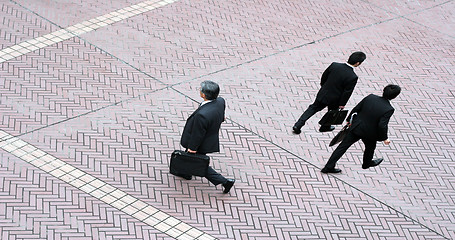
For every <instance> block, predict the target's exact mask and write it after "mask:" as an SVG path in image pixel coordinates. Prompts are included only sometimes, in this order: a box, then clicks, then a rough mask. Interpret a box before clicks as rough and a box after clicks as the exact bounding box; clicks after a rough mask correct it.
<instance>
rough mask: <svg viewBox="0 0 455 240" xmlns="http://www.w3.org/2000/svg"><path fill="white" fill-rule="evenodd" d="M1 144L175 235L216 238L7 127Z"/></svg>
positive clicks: (181, 238) (0, 134)
mask: <svg viewBox="0 0 455 240" xmlns="http://www.w3.org/2000/svg"><path fill="white" fill-rule="evenodd" d="M0 148H1V149H3V150H5V151H6V152H9V153H11V154H12V155H14V156H16V157H18V158H20V159H21V160H23V161H25V162H27V163H29V164H31V165H33V166H35V167H37V168H39V169H41V170H43V171H44V172H46V173H48V174H50V175H52V176H54V177H56V178H57V179H59V180H61V181H63V182H66V183H68V184H69V185H71V186H73V187H75V188H77V189H79V190H81V191H82V192H85V193H87V194H90V195H91V196H92V197H94V198H96V199H98V200H100V201H103V202H104V203H106V204H108V205H109V206H111V207H113V208H116V209H117V210H119V211H122V212H124V213H125V214H127V215H129V216H131V217H134V218H136V219H137V220H139V221H141V222H143V223H145V224H147V225H149V226H151V227H153V228H155V229H156V230H158V231H160V232H162V233H165V234H167V235H169V236H171V237H173V238H175V239H179V240H187V239H198V240H213V239H216V238H215V237H213V236H211V235H209V234H207V233H205V232H203V231H201V230H199V229H197V228H194V227H192V226H190V225H189V224H186V223H184V222H183V221H181V220H179V219H177V218H175V217H172V216H171V215H169V214H167V213H165V212H163V211H160V210H158V209H157V208H155V207H153V206H151V205H149V204H147V203H146V202H144V201H142V200H140V199H138V198H136V197H134V196H132V195H130V194H128V193H126V192H124V191H122V190H120V189H119V188H117V187H114V186H112V185H111V184H108V183H106V182H105V181H103V180H101V179H99V178H97V177H94V176H92V175H90V174H88V173H86V172H84V171H82V170H80V169H78V168H76V167H73V166H72V165H70V164H68V163H66V162H64V161H62V160H60V159H58V158H56V157H54V156H52V155H51V154H49V153H46V152H44V151H42V150H41V149H38V148H36V147H35V146H33V145H31V144H30V143H27V142H25V141H23V140H21V139H19V138H17V137H14V136H12V135H10V134H9V133H7V132H5V131H3V130H0Z"/></svg>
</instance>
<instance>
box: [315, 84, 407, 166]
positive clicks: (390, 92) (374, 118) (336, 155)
mask: <svg viewBox="0 0 455 240" xmlns="http://www.w3.org/2000/svg"><path fill="white" fill-rule="evenodd" d="M400 92H401V88H400V86H398V85H394V84H389V85H387V86H386V87H385V88H384V90H383V91H382V97H380V96H377V95H374V94H370V95H368V96H366V97H365V98H364V99H362V101H360V102H359V103H358V104H357V105H356V106H355V107H354V108H353V109H352V111H351V113H350V114H349V116H348V119H352V121H351V122H350V124H351V126H350V127H349V130H348V132H347V135H346V136H345V137H344V139H343V141H341V143H340V145H338V147H337V148H336V149H335V151H333V153H332V155H331V156H330V158H329V160H328V161H327V163H326V164H325V166H324V168H323V169H322V170H321V172H322V173H340V172H341V169H339V168H335V165H336V163H337V162H338V160H339V159H340V158H341V156H343V154H344V153H345V152H346V151H347V150H348V148H349V147H350V146H351V145H352V144H354V143H356V142H357V141H359V140H362V142H363V143H364V144H365V151H364V152H363V164H362V168H363V169H368V168H370V167H375V166H377V165H379V164H380V163H381V162H382V161H383V160H384V159H383V158H378V159H374V160H373V155H374V150H375V149H376V142H377V141H383V142H384V144H386V145H389V144H390V140H389V138H388V134H387V131H388V125H389V120H390V117H392V114H393V113H394V111H395V109H394V108H393V107H392V105H391V104H390V100H392V99H395V98H396V97H397V96H398V94H400ZM353 114H356V116H355V117H354V118H351V116H352V115H353Z"/></svg>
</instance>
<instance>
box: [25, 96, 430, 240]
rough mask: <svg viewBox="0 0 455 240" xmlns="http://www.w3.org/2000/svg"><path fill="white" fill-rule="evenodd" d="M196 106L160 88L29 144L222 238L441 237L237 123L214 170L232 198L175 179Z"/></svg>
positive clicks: (229, 126) (226, 131) (202, 183)
mask: <svg viewBox="0 0 455 240" xmlns="http://www.w3.org/2000/svg"><path fill="white" fill-rule="evenodd" d="M169 98H172V99H174V100H175V102H178V103H179V104H174V102H169V101H168V99H169ZM192 108H194V103H193V102H192V101H190V100H189V99H185V98H184V97H183V96H181V95H180V94H178V93H176V92H175V91H171V90H166V91H160V92H157V93H155V94H150V95H147V96H146V97H145V98H141V99H140V100H137V101H128V102H125V103H123V104H121V106H118V107H115V109H109V110H107V109H106V110H101V111H99V112H97V113H96V114H92V115H91V116H90V117H81V118H78V119H77V120H71V121H68V122H66V123H64V124H61V125H60V126H59V127H50V128H49V130H50V131H52V132H53V134H52V136H49V135H47V134H46V135H44V134H41V133H39V132H37V133H33V134H31V135H30V136H29V137H27V138H29V139H27V141H28V142H30V143H33V144H34V145H36V146H41V149H45V148H46V150H47V151H49V152H51V153H52V154H54V155H55V156H59V157H60V158H61V159H69V162H70V163H71V165H73V166H77V168H79V169H82V170H84V171H87V172H89V173H90V174H91V175H93V176H97V177H99V178H101V179H103V181H106V182H112V183H115V184H116V186H117V187H119V188H121V189H122V190H124V191H126V192H128V193H130V194H132V195H136V196H140V198H142V199H145V200H148V201H149V202H152V203H151V204H152V205H153V206H155V207H157V208H159V209H162V210H164V209H165V210H166V211H168V212H169V213H171V214H173V215H174V216H175V217H177V218H178V219H185V221H186V222H187V223H188V224H190V225H192V226H197V227H198V228H199V229H201V230H204V231H206V232H208V233H209V234H211V235H213V236H216V237H218V238H220V239H238V238H242V236H243V238H245V239H275V238H278V239H299V238H300V239H308V238H313V237H316V238H337V237H338V236H344V237H345V238H349V239H351V238H362V237H365V236H371V237H373V238H378V237H383V236H385V235H383V233H382V232H387V234H386V235H387V236H389V237H395V238H397V239H399V238H402V239H406V238H410V237H411V236H413V235H415V234H417V233H418V234H419V237H420V238H423V237H426V238H439V236H438V235H436V234H435V233H433V232H431V231H429V230H428V229H426V228H424V227H422V226H420V225H418V224H415V223H412V222H408V224H406V225H401V224H399V223H400V222H403V221H407V220H406V217H404V216H403V215H402V214H400V213H397V212H396V211H395V210H394V209H391V208H389V207H388V206H386V205H384V204H382V203H380V202H378V201H376V200H374V199H372V198H368V197H365V196H364V193H362V192H359V191H357V190H355V189H352V188H351V187H350V186H349V185H348V184H345V183H341V182H338V181H337V180H336V179H334V178H332V177H328V176H322V175H321V174H320V173H319V171H318V169H317V168H314V167H313V166H311V165H308V164H307V163H306V162H305V161H303V160H302V159H300V158H299V157H296V156H294V155H292V154H290V153H289V152H287V151H286V150H285V149H281V148H279V147H277V146H275V145H274V144H271V143H270V142H268V141H266V140H264V139H262V138H261V137H260V136H257V135H255V134H254V133H251V132H248V131H247V130H245V129H243V128H242V127H239V126H238V125H237V124H235V123H232V122H230V121H228V122H227V123H226V124H224V126H223V131H222V145H223V152H222V153H221V154H216V155H215V156H214V158H213V166H214V167H215V168H216V169H221V172H223V173H224V174H225V175H226V176H232V177H234V178H236V179H237V183H236V185H235V189H234V190H233V192H232V193H231V194H230V195H231V196H226V195H223V194H222V193H221V190H220V189H219V188H218V189H215V188H214V187H213V186H210V185H209V184H208V182H207V181H206V180H200V178H198V180H195V181H182V179H176V178H175V177H174V176H172V175H170V174H169V173H168V164H169V163H168V159H169V156H170V152H171V151H172V149H174V148H179V146H178V142H179V135H180V134H179V133H180V132H181V128H180V129H178V130H177V131H176V130H175V129H174V128H176V127H178V126H181V125H182V124H184V119H185V118H186V117H187V116H186V115H187V113H188V112H190V111H189V110H190V109H192ZM172 113H179V114H172ZM59 129H65V130H64V131H60V130H59ZM58 149H67V150H66V151H59V150H58ZM62 153H66V154H65V155H63V154H62ZM353 199H356V200H355V201H352V200H353ZM217 209H222V210H223V213H222V214H220V212H219V210H217ZM354 209H355V210H354ZM358 211H361V213H358ZM378 213H380V214H378ZM381 222H387V223H388V224H389V225H393V226H394V227H393V228H398V229H399V230H392V229H391V227H390V226H389V225H385V226H384V225H382V226H381ZM351 225H353V226H356V229H357V231H356V232H352V231H351V230H350V226H351ZM312 228H314V229H318V228H321V230H322V228H329V229H333V231H334V232H326V231H322V232H319V231H315V232H313V231H312V230H311V229H312ZM422 231H423V232H422Z"/></svg>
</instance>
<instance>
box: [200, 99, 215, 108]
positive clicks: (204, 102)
mask: <svg viewBox="0 0 455 240" xmlns="http://www.w3.org/2000/svg"><path fill="white" fill-rule="evenodd" d="M211 101H213V100H206V101H203V102H201V106H200V107H202V105H204V104H206V103H209V102H211Z"/></svg>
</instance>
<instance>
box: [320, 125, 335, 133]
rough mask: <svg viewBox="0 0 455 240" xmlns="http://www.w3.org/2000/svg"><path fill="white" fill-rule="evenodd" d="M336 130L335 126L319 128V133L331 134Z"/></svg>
mask: <svg viewBox="0 0 455 240" xmlns="http://www.w3.org/2000/svg"><path fill="white" fill-rule="evenodd" d="M333 130H335V127H334V126H322V127H320V128H319V132H331V131H333Z"/></svg>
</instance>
